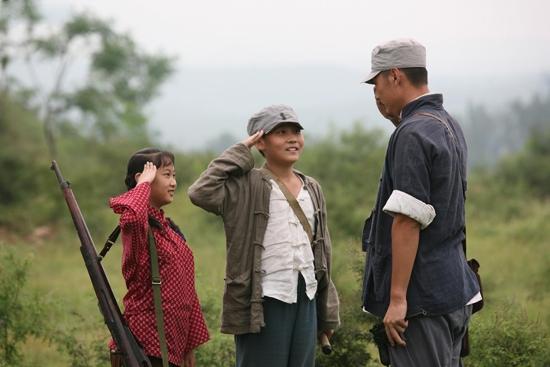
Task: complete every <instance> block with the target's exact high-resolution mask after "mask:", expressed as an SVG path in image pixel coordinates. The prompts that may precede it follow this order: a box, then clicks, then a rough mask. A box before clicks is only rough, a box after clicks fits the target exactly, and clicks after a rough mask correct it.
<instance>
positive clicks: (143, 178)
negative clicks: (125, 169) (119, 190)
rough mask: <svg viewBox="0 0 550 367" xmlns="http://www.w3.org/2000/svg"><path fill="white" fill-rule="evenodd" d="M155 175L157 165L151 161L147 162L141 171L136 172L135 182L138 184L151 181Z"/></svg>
mask: <svg viewBox="0 0 550 367" xmlns="http://www.w3.org/2000/svg"><path fill="white" fill-rule="evenodd" d="M156 175H157V167H156V166H155V165H154V164H153V162H147V163H145V165H144V166H143V172H141V173H137V174H136V184H137V185H139V184H140V183H143V182H149V183H151V182H153V181H154V180H155V177H156Z"/></svg>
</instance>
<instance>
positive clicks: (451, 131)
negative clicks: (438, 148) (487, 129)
mask: <svg viewBox="0 0 550 367" xmlns="http://www.w3.org/2000/svg"><path fill="white" fill-rule="evenodd" d="M415 115H421V116H426V117H431V118H433V119H435V120H437V121H439V122H441V123H442V124H443V126H445V128H446V129H447V131H448V132H449V134H451V137H452V139H453V143H454V145H455V149H456V151H457V152H458V149H459V148H458V140H457V138H456V136H455V134H454V133H453V130H452V129H451V127H450V126H449V123H448V122H447V121H445V120H443V119H442V118H441V117H439V116H437V115H434V114H433V113H429V112H417V113H415ZM458 174H459V175H460V183H461V185H462V194H463V195H464V199H466V189H465V188H464V181H463V180H462V174H461V172H460V170H458ZM462 250H464V255H466V226H465V227H464V241H463V242H462Z"/></svg>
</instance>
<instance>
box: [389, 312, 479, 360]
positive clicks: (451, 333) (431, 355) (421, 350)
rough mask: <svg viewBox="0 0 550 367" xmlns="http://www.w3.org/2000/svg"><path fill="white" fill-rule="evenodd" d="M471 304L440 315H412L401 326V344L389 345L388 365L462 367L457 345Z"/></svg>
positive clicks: (465, 324)
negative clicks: (404, 326)
mask: <svg viewBox="0 0 550 367" xmlns="http://www.w3.org/2000/svg"><path fill="white" fill-rule="evenodd" d="M471 314H472V306H471V305H470V306H464V307H462V308H460V309H458V310H456V311H453V312H451V313H449V314H447V315H442V316H427V317H416V318H412V319H410V320H409V326H408V327H407V329H405V333H404V336H405V342H406V343H407V345H406V346H405V347H399V346H395V347H389V352H390V361H391V366H392V367H426V366H429V367H462V361H461V360H460V348H461V346H462V337H463V336H464V333H465V332H466V328H467V327H468V322H469V321H470V316H471Z"/></svg>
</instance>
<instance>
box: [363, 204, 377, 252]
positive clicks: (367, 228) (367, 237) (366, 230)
mask: <svg viewBox="0 0 550 367" xmlns="http://www.w3.org/2000/svg"><path fill="white" fill-rule="evenodd" d="M373 213H374V211H372V212H371V213H370V215H369V217H368V218H367V219H366V220H365V225H364V226H363V236H362V238H361V243H362V247H363V252H367V250H368V248H369V244H370V241H371V233H372V217H373Z"/></svg>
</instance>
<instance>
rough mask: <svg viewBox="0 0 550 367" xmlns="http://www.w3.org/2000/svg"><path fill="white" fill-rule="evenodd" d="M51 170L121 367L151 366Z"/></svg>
mask: <svg viewBox="0 0 550 367" xmlns="http://www.w3.org/2000/svg"><path fill="white" fill-rule="evenodd" d="M51 169H52V170H53V171H55V175H56V176H57V181H58V182H59V185H60V186H61V191H62V192H63V196H64V197H65V201H66V202H67V206H68V207H69V212H70V213H71V217H72V218H73V223H74V226H75V228H76V232H77V233H78V237H79V239H80V252H81V254H82V258H83V259H84V263H85V264H86V269H87V270H88V275H89V276H90V280H91V281H92V285H93V287H94V291H95V294H96V297H97V300H98V306H99V310H100V311H101V314H102V315H103V319H104V321H105V324H107V327H108V328H109V331H110V333H111V336H112V337H113V339H114V340H115V342H116V344H117V347H118V348H119V349H120V352H121V353H122V359H123V364H124V366H125V367H151V362H150V361H149V359H148V358H147V356H146V355H145V353H144V351H143V349H142V348H141V347H140V346H139V344H138V343H137V341H136V339H135V337H134V335H133V334H132V332H131V331H130V328H129V327H128V325H127V324H126V320H124V318H123V317H122V313H121V312H120V308H119V307H118V303H117V302H116V299H115V296H114V294H113V291H112V289H111V286H110V285H109V281H108V280H107V277H106V276H105V272H104V271H103V267H102V266H101V264H100V259H99V257H98V255H97V252H96V249H95V246H94V243H93V241H92V237H91V236H90V231H89V230H88V227H87V226H86V222H85V221H84V218H83V217H82V213H81V212H80V208H79V207H78V203H77V202H76V198H75V196H74V194H73V191H72V190H71V187H70V183H69V182H68V181H66V180H65V179H64V178H63V176H62V175H61V171H60V170H59V166H58V165H57V162H56V161H52V166H51Z"/></svg>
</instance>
